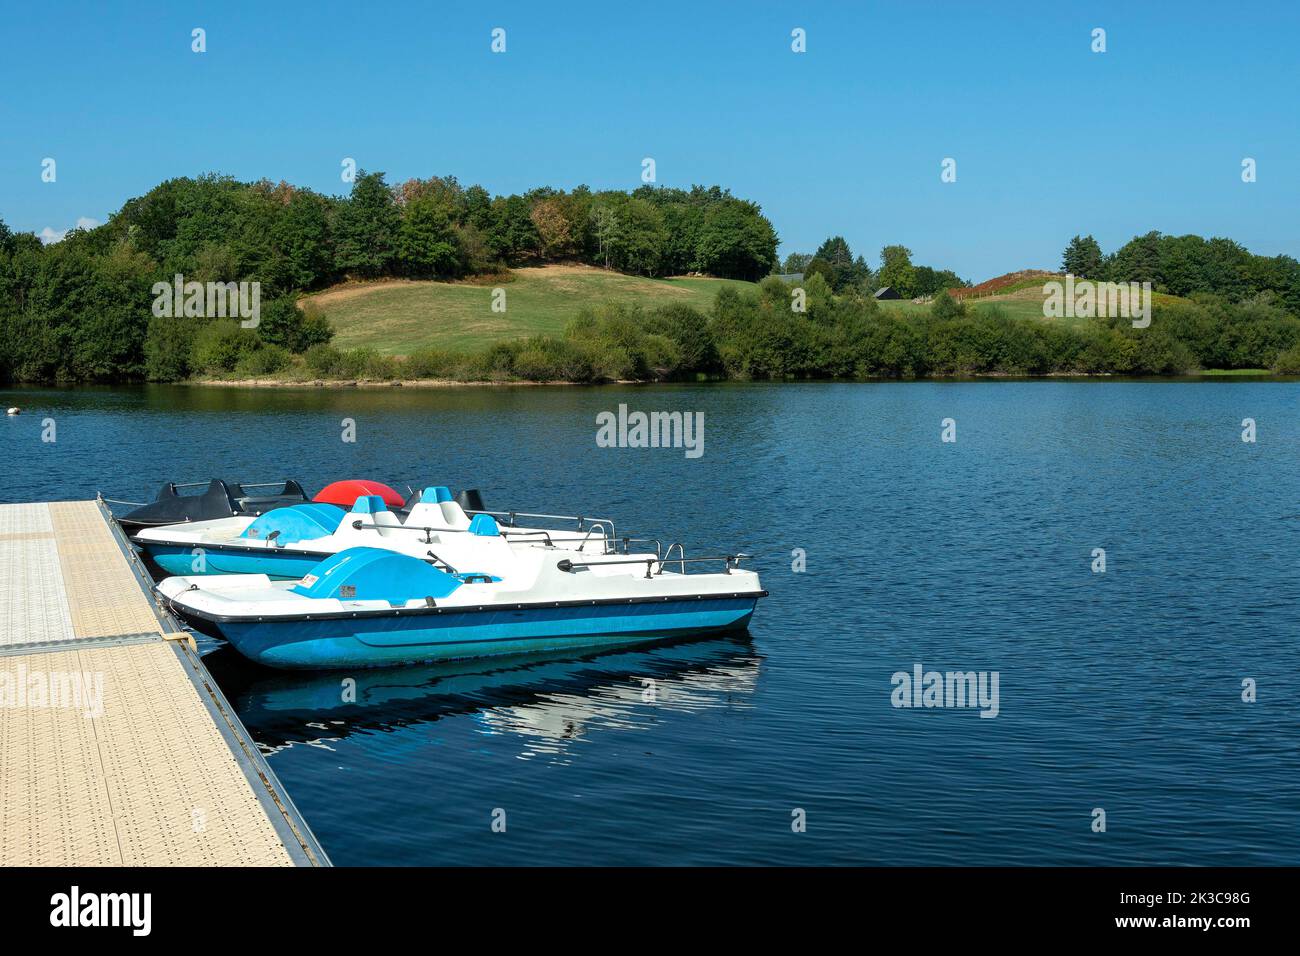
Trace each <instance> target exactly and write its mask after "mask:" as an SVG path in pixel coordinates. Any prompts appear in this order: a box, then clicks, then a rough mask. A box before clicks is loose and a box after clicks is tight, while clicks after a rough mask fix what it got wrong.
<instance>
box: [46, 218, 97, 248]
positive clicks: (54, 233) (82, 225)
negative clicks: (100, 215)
mask: <svg viewBox="0 0 1300 956" xmlns="http://www.w3.org/2000/svg"><path fill="white" fill-rule="evenodd" d="M98 225H99V220H98V219H91V218H90V217H89V216H79V217H78V218H77V224H76V226H74V227H73V228H74V229H94V228H95V227H96V226H98ZM70 231H71V230H69V229H64V230H62V231H61V232H60V231H59V230H56V229H51V228H50V227H49V226H46V227H45V228H44V229H42V230H41V231H40V233H39V234H38V235H39V236H40V238H41V242H43V243H45V244H46V245H47V246H48V245H50V244H51V243H55V242H62V241H63V238H64V236H66V235H67V234H68V233H69V232H70Z"/></svg>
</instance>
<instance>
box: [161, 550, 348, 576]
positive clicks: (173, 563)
mask: <svg viewBox="0 0 1300 956" xmlns="http://www.w3.org/2000/svg"><path fill="white" fill-rule="evenodd" d="M138 543H139V545H140V547H141V548H143V549H144V553H145V554H147V555H148V556H149V557H150V558H152V559H153V561H154V563H155V564H157V565H158V567H160V568H162V569H163V571H165V572H166V573H167V574H169V575H179V576H182V577H192V576H194V575H197V574H265V575H267V576H269V577H270V578H271V580H273V581H296V580H298V579H299V578H301V577H302V576H303V575H306V574H311V572H312V570H313V569H314V568H315V567H316V565H318V564H320V563H321V561H323V560H324V559H325V558H327V557H329V555H325V554H304V553H303V552H301V551H290V550H288V549H277V550H275V551H271V550H265V551H263V550H260V549H259V550H254V549H252V548H226V547H222V546H220V545H215V546H210V547H205V548H203V549H202V550H203V563H202V564H201V565H199V566H198V567H196V566H195V565H196V560H195V558H196V556H195V550H196V549H195V547H194V546H193V545H173V544H157V543H155V542H151V541H141V542H138Z"/></svg>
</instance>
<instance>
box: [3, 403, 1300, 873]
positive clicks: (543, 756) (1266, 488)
mask: <svg viewBox="0 0 1300 956" xmlns="http://www.w3.org/2000/svg"><path fill="white" fill-rule="evenodd" d="M0 401H2V402H3V403H4V404H5V405H14V404H17V405H21V406H23V407H24V409H25V413H24V414H23V415H22V416H20V417H18V418H11V419H8V420H6V421H5V422H4V423H3V425H0V427H2V428H3V429H4V432H3V434H4V439H3V441H4V467H3V469H2V470H0V500H3V501H24V500H39V499H59V498H86V497H91V496H93V495H94V493H95V492H96V491H103V492H104V493H105V495H107V496H112V497H121V498H127V499H135V500H142V499H143V498H145V497H149V498H151V497H152V496H153V494H154V493H155V492H156V490H157V487H158V486H159V485H161V484H162V483H163V482H164V481H166V480H169V479H174V480H199V479H206V478H208V477H212V476H214V475H221V476H226V477H230V478H242V479H246V480H250V481H251V480H258V479H261V480H269V479H275V478H283V477H296V478H298V479H300V480H301V481H303V482H304V484H306V485H308V486H312V487H313V488H319V487H320V486H321V485H323V484H324V483H325V482H327V481H330V480H333V479H336V478H348V477H373V478H377V479H380V480H385V481H388V482H389V483H391V484H395V485H400V484H403V483H407V482H409V483H410V484H412V485H417V486H419V485H423V484H446V485H450V486H451V487H453V488H457V489H459V488H465V487H477V488H480V489H482V491H483V494H484V497H485V499H486V500H487V502H488V506H489V507H492V508H516V509H520V510H531V511H562V512H568V513H576V512H583V513H588V514H593V515H602V516H604V515H608V516H612V517H614V518H615V519H616V520H617V521H618V523H619V528H620V530H623V529H627V530H637V531H650V532H654V536H656V537H660V538H662V539H663V540H664V541H665V543H667V542H668V541H676V540H682V541H684V542H685V543H686V547H687V552H688V553H691V552H692V551H695V552H699V551H704V550H705V549H707V551H708V553H717V551H719V550H732V549H735V548H743V549H744V550H747V551H751V552H753V553H755V554H757V555H759V558H758V560H757V561H756V562H755V566H756V567H757V568H758V569H759V570H760V572H761V573H762V575H763V583H764V586H765V587H767V588H768V589H769V590H770V591H771V592H772V593H771V596H770V597H769V598H767V599H766V600H765V601H762V602H760V605H759V608H758V612H757V613H756V615H755V617H754V620H753V624H752V626H751V628H750V632H749V633H748V635H744V636H741V637H737V638H734V639H728V640H718V639H710V640H702V641H696V642H684V643H678V644H675V645H671V646H667V647H659V648H654V649H648V650H641V651H631V652H626V651H625V652H621V653H614V654H608V655H604V656H592V657H587V658H578V657H565V658H550V659H544V660H532V661H513V662H506V663H497V664H482V663H478V664H464V665H460V666H455V667H447V666H444V667H438V668H434V667H426V668H405V669H394V670H385V671H370V672H363V673H361V674H359V675H356V677H357V679H358V683H359V688H358V690H359V697H358V702H357V703H355V704H345V703H342V702H341V699H340V697H341V695H340V681H339V677H338V675H329V676H319V675H317V676H310V675H309V676H302V675H294V674H284V673H276V672H271V671H263V670H259V669H255V668H253V667H251V666H249V665H247V664H245V663H244V662H243V661H242V660H240V659H239V658H237V657H236V656H234V655H233V654H232V653H231V652H230V651H229V650H228V649H226V648H224V647H222V646H219V645H218V644H217V643H215V642H208V643H207V645H206V648H207V650H208V655H207V660H208V663H209V666H210V667H211V668H212V670H213V672H214V674H216V676H217V678H218V680H219V681H220V683H221V685H222V686H223V688H224V689H225V690H226V692H227V694H228V695H229V697H230V699H231V700H232V702H233V703H234V705H235V707H236V709H237V710H238V711H239V714H240V716H241V718H242V719H243V720H244V722H245V724H246V725H247V726H248V729H249V730H250V732H251V733H252V734H253V736H254V737H255V738H256V739H257V740H258V741H259V743H260V744H261V745H262V746H263V747H264V749H265V750H266V752H267V753H268V755H269V759H270V761H271V765H272V767H274V769H275V771H276V773H277V774H278V775H279V776H280V778H281V780H282V781H283V782H284V784H285V786H286V787H287V789H288V791H289V793H290V794H291V795H292V797H293V799H294V801H295V802H296V803H297V804H298V807H299V808H300V809H301V810H302V812H303V814H304V816H305V817H306V818H307V820H308V822H309V823H310V825H311V826H312V828H313V829H314V831H315V832H316V835H317V836H318V837H319V838H320V840H321V842H322V844H323V845H324V847H325V849H326V850H327V852H328V853H329V854H330V855H331V857H332V858H333V860H334V861H335V862H336V863H338V864H383V863H390V864H392V863H396V864H421V863H427V864H463V863H487V864H491V863H517V864H587V863H602V864H641V863H652V864H654V863H683V864H685V863H723V864H725V863H776V864H820V863H871V864H943V863H962V864H985V863H1030V864H1133V863H1151V864H1156V863H1175V864H1296V863H1300V825H1298V824H1300V742H1298V739H1297V733H1296V730H1297V726H1300V704H1298V703H1297V696H1296V692H1295V689H1296V678H1297V661H1296V644H1297V636H1298V633H1300V626H1298V625H1300V575H1298V574H1297V553H1298V549H1297V543H1298V542H1300V468H1297V464H1298V462H1297V458H1298V457H1300V456H1298V452H1300V384H1298V383H1294V382H1212V381H1169V382H1101V381H1087V382H1079V381H1034V382H975V383H923V382H917V383H896V384H895V383H889V384H883V383H882V384H819V385H768V386H760V385H755V386H717V387H704V386H683V387H654V388H643V389H636V388H618V387H607V388H592V389H549V388H501V389H486V388H471V389H447V390H415V389H399V388H391V389H382V390H356V389H351V390H349V389H328V390H327V389H320V390H302V391H298V390H294V391H287V390H286V391H282V390H266V391H253V390H236V389H203V388H184V387H150V388H138V389H105V390H95V389H78V390H74V391H54V390H25V391H17V390H15V391H9V392H6V393H4V395H3V396H0ZM619 403H626V404H628V405H629V406H630V407H631V408H632V409H640V410H647V411H649V410H681V411H699V412H703V413H704V418H705V450H704V455H703V457H701V458H698V459H688V458H686V457H685V455H684V454H683V452H682V450H681V449H632V448H628V449H610V448H599V447H597V446H596V442H595V434H596V415H597V414H598V413H599V412H602V411H613V410H616V409H617V407H618V405H619ZM45 418H53V419H54V421H55V423H56V427H57V441H56V442H54V443H53V444H50V443H43V442H42V441H41V429H42V419H45ZM344 418H351V419H354V420H355V422H356V438H357V440H356V442H355V444H348V443H344V442H343V441H341V433H342V426H341V422H342V419H344ZM946 418H952V419H954V420H955V422H956V437H957V440H956V442H955V443H945V442H942V441H941V440H940V438H941V421H942V420H943V419H946ZM1245 418H1251V419H1254V421H1255V422H1256V423H1257V428H1258V440H1257V441H1256V442H1255V443H1246V442H1243V441H1242V420H1243V419H1245ZM796 548H801V549H804V551H805V552H806V562H807V570H806V572H804V573H795V572H794V571H793V570H792V557H791V552H792V550H793V549H796ZM1095 548H1104V549H1105V552H1106V571H1105V573H1104V574H1096V573H1093V571H1092V567H1091V566H1092V564H1093V560H1094V558H1093V550H1094V549H1095ZM917 664H920V665H921V666H922V667H923V668H924V669H925V670H932V669H933V670H938V671H989V672H993V671H996V672H997V673H998V675H999V698H998V714H997V716H996V717H995V718H993V719H986V718H981V717H980V716H979V711H978V710H976V709H970V708H967V709H956V708H951V709H944V708H932V709H926V708H916V709H904V708H896V707H894V706H893V705H892V703H891V694H892V692H893V690H894V684H893V682H892V680H891V678H892V675H893V674H895V672H899V671H905V672H909V673H910V672H911V671H912V669H913V667H914V666H915V665H917ZM647 678H652V679H654V681H655V682H656V685H655V686H656V690H657V693H656V700H654V701H653V702H647V701H645V700H644V699H643V687H644V686H645V685H644V683H643V682H644V680H645V679H647ZM1248 678H1249V679H1252V680H1254V681H1255V682H1256V684H1257V687H1258V700H1257V702H1255V703H1245V702H1243V700H1242V682H1243V680H1245V679H1248ZM495 808H501V809H504V810H505V812H506V819H507V830H506V832H505V833H494V832H493V831H492V829H491V826H490V824H491V820H492V813H493V811H494V809H495ZM796 808H798V809H802V810H803V811H805V812H806V820H807V829H806V832H802V833H796V832H793V831H792V827H791V822H792V811H794V810H795V809H796ZM1094 808H1104V810H1105V813H1106V832H1104V833H1094V832H1092V829H1091V825H1092V823H1093V819H1094V816H1093V811H1094Z"/></svg>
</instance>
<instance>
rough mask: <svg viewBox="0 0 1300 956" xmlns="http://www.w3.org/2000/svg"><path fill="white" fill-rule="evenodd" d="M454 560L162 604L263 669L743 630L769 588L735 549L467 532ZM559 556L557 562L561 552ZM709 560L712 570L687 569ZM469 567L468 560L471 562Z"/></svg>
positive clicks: (385, 561)
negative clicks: (561, 547) (606, 548)
mask: <svg viewBox="0 0 1300 956" xmlns="http://www.w3.org/2000/svg"><path fill="white" fill-rule="evenodd" d="M474 538H475V539H476V540H473V541H471V542H469V546H468V547H467V549H466V551H465V553H464V554H463V558H464V562H463V563H462V564H461V565H460V566H459V568H458V569H457V568H454V567H451V566H450V565H448V564H447V563H446V562H445V561H444V562H441V566H435V564H434V562H433V561H432V560H421V559H420V558H417V557H413V556H411V555H406V554H401V553H398V552H395V551H392V550H386V549H380V548H368V547H357V548H349V549H346V550H344V551H341V552H339V553H338V554H335V555H333V556H331V557H328V558H326V559H325V560H324V561H322V562H321V563H320V564H319V565H318V566H316V567H315V568H314V569H313V570H312V572H311V573H310V574H308V575H307V576H305V577H304V578H302V580H299V581H273V580H272V579H271V578H270V577H268V576H267V575H262V574H254V575H248V574H234V575H193V576H178V577H171V578H168V579H166V580H165V581H163V582H162V583H161V584H159V585H158V591H159V592H160V594H161V595H162V596H163V597H164V598H165V600H166V601H167V602H168V603H169V605H170V606H171V607H172V608H173V609H175V610H176V611H177V612H178V613H180V614H181V615H182V616H183V617H184V618H186V619H187V620H189V621H191V622H192V623H195V624H197V625H203V626H204V629H205V630H215V631H216V632H218V633H219V634H220V635H221V636H222V637H224V638H225V639H226V640H227V641H229V642H230V644H231V645H232V646H233V647H234V648H235V649H236V650H238V651H239V652H240V653H241V654H243V655H244V656H245V657H248V658H250V659H251V660H254V661H257V662H258V663H261V664H265V665H268V666H271V667H278V668H289V669H325V668H349V667H369V666H382V665H393V664H413V663H420V662H426V661H440V660H456V659H464V658H476V657H488V656H493V655H505V654H523V653H530V652H538V651H557V650H569V649H586V648H601V647H615V646H622V645H629V644H637V643H642V642H646V641H655V640H663V639H667V638H675V637H680V636H685V635H697V634H704V633H718V632H725V631H732V630H738V629H743V628H744V627H746V626H747V624H748V623H749V620H750V617H751V616H752V615H753V613H754V608H755V605H756V604H757V602H758V600H759V598H762V597H765V596H766V594H767V592H766V591H764V590H763V589H762V587H761V586H760V584H759V580H758V575H757V574H756V573H754V572H753V571H748V570H742V569H740V568H739V566H738V565H739V562H740V557H739V556H727V557H720V558H695V559H687V558H683V559H681V560H680V561H679V560H678V559H673V560H672V561H671V562H667V563H668V564H670V565H676V566H679V567H680V568H681V570H679V571H676V572H674V571H669V570H667V568H666V567H665V563H664V562H659V561H656V560H655V558H654V556H653V555H651V556H650V557H649V558H647V559H644V560H643V559H642V558H641V557H631V558H629V557H626V556H623V555H616V554H606V555H590V556H586V557H583V556H582V555H578V554H576V553H575V552H572V551H569V552H560V553H557V551H556V550H555V549H550V548H530V549H522V548H513V547H511V545H510V544H509V543H507V541H506V540H505V539H504V538H503V537H501V536H500V535H499V534H498V535H476V536H474ZM564 555H567V556H564ZM695 561H716V562H719V563H722V565H723V569H722V570H721V571H718V572H706V573H684V571H685V568H686V565H687V562H695ZM471 562H472V563H471Z"/></svg>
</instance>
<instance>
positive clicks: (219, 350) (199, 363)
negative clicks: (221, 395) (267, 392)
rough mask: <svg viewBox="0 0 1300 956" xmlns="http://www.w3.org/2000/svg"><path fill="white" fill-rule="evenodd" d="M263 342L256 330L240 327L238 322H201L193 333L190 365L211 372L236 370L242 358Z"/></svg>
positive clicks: (217, 373) (214, 373)
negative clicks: (203, 323) (202, 323)
mask: <svg viewBox="0 0 1300 956" xmlns="http://www.w3.org/2000/svg"><path fill="white" fill-rule="evenodd" d="M260 345H261V340H260V339H259V338H258V336H257V332H255V331H254V330H253V329H245V328H242V327H240V325H239V323H238V322H234V321H226V320H218V321H216V322H209V323H208V324H207V325H204V326H201V327H200V328H199V330H198V332H197V333H196V334H195V336H194V348H193V351H192V352H191V354H190V368H191V369H193V370H194V371H196V372H206V373H208V374H210V375H220V374H223V373H225V372H233V371H234V370H235V366H236V365H238V364H239V360H240V359H241V358H243V357H244V356H245V355H247V354H248V353H250V352H253V351H256V349H257V348H258V347H259V346H260Z"/></svg>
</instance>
